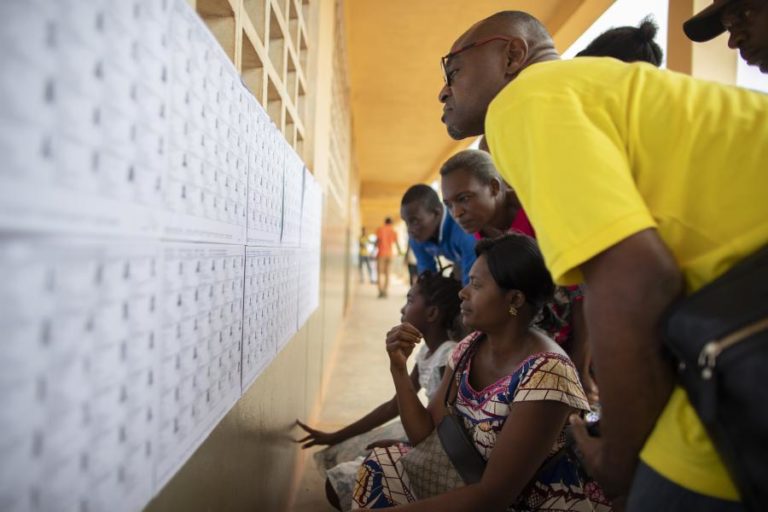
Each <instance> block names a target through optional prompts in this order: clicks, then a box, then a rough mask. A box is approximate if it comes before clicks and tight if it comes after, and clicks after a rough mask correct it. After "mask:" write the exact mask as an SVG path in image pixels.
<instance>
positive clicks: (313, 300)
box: [298, 169, 323, 326]
mask: <svg viewBox="0 0 768 512" xmlns="http://www.w3.org/2000/svg"><path fill="white" fill-rule="evenodd" d="M322 216H323V196H322V189H321V188H320V184H319V183H317V181H316V180H315V178H314V176H312V174H311V173H310V172H309V170H307V169H304V199H303V200H302V209H301V249H300V251H299V258H300V262H299V291H298V296H299V304H298V324H299V326H301V325H303V324H304V323H305V322H306V321H307V319H308V318H309V316H310V315H311V314H312V312H313V311H315V309H317V306H318V305H319V302H320V264H321V262H320V243H321V234H322V233H321V225H322Z"/></svg>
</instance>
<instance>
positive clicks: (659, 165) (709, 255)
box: [485, 58, 768, 500]
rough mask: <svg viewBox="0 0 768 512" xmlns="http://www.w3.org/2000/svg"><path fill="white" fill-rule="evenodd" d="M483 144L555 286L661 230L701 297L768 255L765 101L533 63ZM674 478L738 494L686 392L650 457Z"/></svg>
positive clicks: (597, 62)
mask: <svg viewBox="0 0 768 512" xmlns="http://www.w3.org/2000/svg"><path fill="white" fill-rule="evenodd" d="M485 133H486V137H487V139H488V144H489V147H490V149H491V153H492V154H493V157H494V160H495V161H496V164H497V166H498V168H499V171H500V172H501V174H502V175H503V176H504V178H505V179H506V180H507V181H508V182H509V183H510V185H512V187H513V188H514V189H515V191H516V192H517V195H518V197H519V198H520V200H521V202H522V204H523V206H524V208H525V211H526V213H527V214H528V216H529V218H530V219H531V223H532V224H533V226H534V228H535V229H536V234H537V238H538V241H539V244H540V246H541V250H542V252H543V254H544V257H545V259H546V262H547V266H548V267H549V270H550V271H551V272H552V276H553V277H554V279H555V280H556V281H557V283H558V284H561V285H568V284H576V283H579V282H580V281H581V275H580V273H579V266H580V265H581V264H582V263H584V262H585V261H587V260H589V259H590V258H592V257H593V256H595V255H597V254H599V253H601V252H603V251H605V250H606V249H608V248H609V247H611V246H613V245H615V244H616V243H618V242H620V241H622V240H623V239H625V238H627V237H629V236H631V235H633V234H635V233H637V232H639V231H641V230H643V229H646V228H656V229H657V230H658V233H659V235H660V236H661V238H662V239H663V240H664V242H665V243H666V244H667V246H668V247H669V248H670V250H671V251H672V253H673V254H674V257H675V259H676V260H677V263H678V265H679V266H680V268H681V270H682V272H683V275H684V277H685V282H686V288H687V290H686V291H687V292H688V293H690V292H692V291H695V290H696V289H698V288H700V287H701V286H703V285H704V284H706V283H708V282H710V281H712V280H713V279H715V278H716V277H717V276H719V275H720V274H722V273H723V272H724V271H726V270H727V269H728V268H730V267H731V266H732V265H733V264H734V263H736V262H738V261H739V260H741V259H742V258H743V257H745V256H746V255H748V254H750V253H752V252H754V251H756V250H757V249H758V248H760V247H761V246H763V245H765V244H766V243H768V200H767V199H766V197H765V196H766V192H768V96H765V95H762V94H759V93H755V92H750V91H747V90H743V89H737V88H735V87H727V86H723V85H719V84H714V83H710V82H704V81H700V80H695V79H693V78H691V77H688V76H686V75H682V74H678V73H673V72H670V71H663V70H659V69H656V68H654V67H653V66H650V65H647V64H631V65H629V64H624V63H622V62H619V61H617V60H614V59H608V58H578V59H574V60H571V61H554V62H544V63H539V64H535V65H533V66H531V67H529V68H527V69H526V70H525V71H523V72H522V73H521V74H520V75H519V76H518V78H517V79H515V80H514V81H513V82H511V83H510V84H509V85H507V87H505V88H504V89H503V90H502V91H501V92H500V93H499V94H498V96H497V97H496V98H495V99H494V100H493V102H492V103H491V105H490V107H489V109H488V115H487V117H486V121H485ZM640 456H641V459H642V460H643V461H644V462H645V463H646V464H648V465H649V466H651V467H652V468H653V469H655V470H656V471H657V472H659V473H660V474H662V475H664V476H665V477H666V478H668V479H670V480H672V481H673V482H675V483H677V484H678V485H681V486H683V487H686V488H688V489H691V490H693V491H695V492H698V493H701V494H705V495H709V496H715V497H718V498H723V499H731V500H736V499H738V493H737V491H736V488H735V487H734V485H733V482H732V481H731V479H730V477H729V475H728V474H727V472H726V471H725V468H724V466H723V463H722V461H721V460H720V457H719V456H718V454H717V453H716V451H715V449H714V446H713V445H712V442H711V441H710V439H709V437H708V436H707V434H706V432H705V431H704V428H703V426H702V424H701V422H700V421H699V419H698V417H697V416H696V413H695V411H694V410H693V408H692V407H691V405H690V403H689V401H688V398H687V395H686V394H685V392H684V391H683V390H682V389H681V388H679V387H678V388H676V389H675V391H674V392H673V394H672V397H671V398H670V400H669V402H668V403H667V405H666V407H665V409H664V411H663V413H662V415H661V416H660V418H659V420H658V422H657V423H656V426H655V428H654V430H653V432H652V434H651V436H650V437H649V439H648V441H647V442H646V445H645V447H644V448H643V450H642V453H641V454H640Z"/></svg>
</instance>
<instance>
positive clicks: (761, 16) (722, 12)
mask: <svg viewBox="0 0 768 512" xmlns="http://www.w3.org/2000/svg"><path fill="white" fill-rule="evenodd" d="M683 30H684V31H685V35H687V36H688V38H689V39H691V41H696V42H697V43H703V42H705V41H709V40H711V39H714V38H715V37H717V36H719V35H720V34H722V33H723V32H725V31H726V30H727V31H728V32H729V36H728V47H729V48H733V49H737V48H738V50H739V53H740V54H741V58H742V59H744V60H745V61H747V64H749V65H750V66H757V67H758V68H760V71H762V72H763V73H768V2H766V1H765V0H715V1H714V2H712V5H710V6H709V7H707V8H706V9H704V10H702V11H701V12H699V13H698V14H697V15H696V16H694V17H692V18H691V19H689V20H688V21H686V22H685V23H684V24H683Z"/></svg>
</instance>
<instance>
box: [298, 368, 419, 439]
mask: <svg viewBox="0 0 768 512" xmlns="http://www.w3.org/2000/svg"><path fill="white" fill-rule="evenodd" d="M409 378H410V380H411V386H412V387H413V389H415V390H416V392H417V393H418V391H419V389H421V385H420V384H419V367H418V366H416V367H414V368H413V371H412V372H411V375H410V377H409ZM398 415H399V411H398V408H397V397H396V396H394V397H392V399H391V400H389V401H387V402H384V403H383V404H381V405H379V406H378V407H376V408H375V409H374V410H372V411H371V412H369V413H368V414H366V415H365V416H363V417H362V418H360V419H359V420H357V421H355V422H354V423H352V424H350V425H347V426H346V427H344V428H342V429H341V430H337V431H336V432H322V431H320V430H316V429H313V428H311V427H309V426H307V425H305V424H304V423H302V422H300V421H298V420H296V424H297V425H298V426H299V427H301V428H302V429H304V430H305V431H306V432H307V434H308V435H307V436H305V437H304V438H302V439H299V440H298V441H297V442H299V443H304V444H303V445H302V448H310V447H312V446H315V445H331V446H332V445H334V444H338V443H341V442H342V441H346V440H347V439H349V438H351V437H355V436H357V435H360V434H364V433H366V432H369V431H371V430H373V429H374V428H376V427H378V426H380V425H383V424H385V423H386V422H388V421H390V420H392V419H394V418H397V416H398Z"/></svg>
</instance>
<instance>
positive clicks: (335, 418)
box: [292, 277, 408, 512]
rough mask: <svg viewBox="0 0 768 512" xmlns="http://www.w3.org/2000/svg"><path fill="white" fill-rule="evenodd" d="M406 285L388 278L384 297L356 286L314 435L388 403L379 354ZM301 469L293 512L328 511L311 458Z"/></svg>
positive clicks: (383, 358) (385, 367) (385, 369)
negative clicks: (386, 296)
mask: <svg viewBox="0 0 768 512" xmlns="http://www.w3.org/2000/svg"><path fill="white" fill-rule="evenodd" d="M407 291H408V288H407V285H406V284H405V283H404V282H403V281H401V280H399V279H398V278H396V277H395V278H393V279H392V280H391V282H390V290H389V297H388V298H386V299H378V298H377V289H376V286H375V285H371V284H367V283H366V284H361V285H359V286H358V289H357V293H356V296H355V298H354V299H353V301H352V306H351V310H350V312H349V319H348V321H347V326H346V329H345V333H344V336H343V337H342V338H341V341H340V346H339V349H338V353H337V356H336V361H335V363H331V364H332V366H331V376H330V380H329V382H328V390H327V393H326V398H325V401H324V403H323V404H322V407H321V412H320V415H319V418H318V421H317V423H316V427H317V428H318V429H320V430H326V431H332V430H336V429H338V428H341V427H343V426H345V425H347V424H349V423H351V422H353V421H355V420H356V419H358V418H360V417H361V416H363V415H365V414H366V413H368V412H370V411H371V409H373V408H374V407H376V406H377V405H379V404H380V403H382V402H384V401H386V400H388V399H389V398H391V397H392V395H393V394H394V391H395V389H394V386H393V385H392V380H391V378H390V375H389V359H388V358H387V354H386V352H385V350H384V336H385V334H386V332H387V331H388V330H389V329H390V328H392V327H393V326H395V325H397V324H398V323H399V321H400V308H401V307H402V306H403V304H404V303H405V294H406V293H407ZM308 451H310V452H311V453H309V454H308V456H307V458H306V463H305V464H304V474H303V476H302V480H301V484H300V486H299V489H298V494H297V496H296V501H295V504H294V507H293V509H292V510H293V512H325V511H333V510H335V509H333V508H332V507H331V506H330V505H328V503H327V502H326V500H325V490H324V486H325V480H324V478H323V477H322V476H321V474H320V471H319V470H318V469H317V467H316V466H315V464H314V460H313V459H312V456H311V455H312V453H314V452H315V451H317V449H314V448H313V449H310V450H308Z"/></svg>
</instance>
